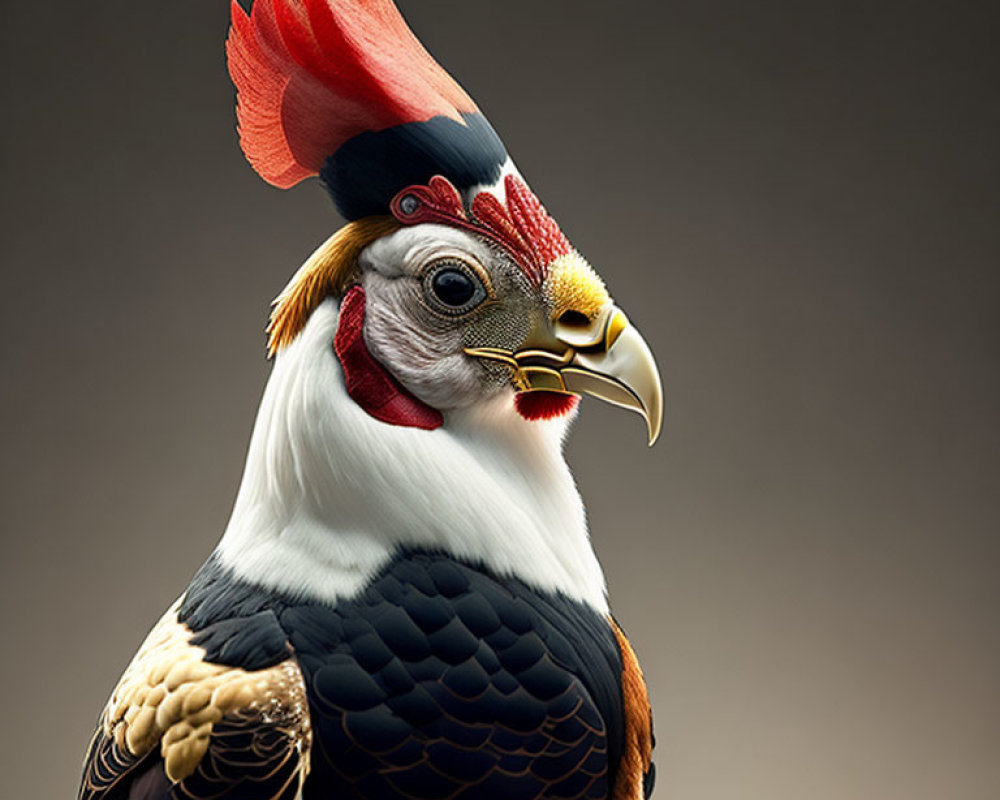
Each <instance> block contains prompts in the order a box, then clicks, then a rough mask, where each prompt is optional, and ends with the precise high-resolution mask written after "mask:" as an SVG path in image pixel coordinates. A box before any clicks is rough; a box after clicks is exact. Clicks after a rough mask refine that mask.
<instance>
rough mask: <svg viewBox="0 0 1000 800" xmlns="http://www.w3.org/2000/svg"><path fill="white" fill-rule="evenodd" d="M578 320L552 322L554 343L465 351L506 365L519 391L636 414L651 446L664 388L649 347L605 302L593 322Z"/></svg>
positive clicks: (660, 419)
mask: <svg viewBox="0 0 1000 800" xmlns="http://www.w3.org/2000/svg"><path fill="white" fill-rule="evenodd" d="M570 316H572V315H570ZM579 316H580V318H581V322H580V323H577V322H575V321H567V322H564V321H562V320H560V321H558V322H556V323H555V325H554V326H553V330H552V338H553V339H554V341H552V342H546V343H545V344H544V345H542V346H531V347H528V348H526V349H524V350H518V351H517V352H511V351H510V350H503V349H501V348H496V347H467V348H465V352H466V353H467V354H468V355H470V356H474V357H476V358H482V359H486V360H488V361H496V362H500V363H502V364H504V365H506V366H508V367H510V368H511V370H512V371H513V380H514V384H515V386H517V388H518V389H519V390H521V391H533V390H543V391H549V392H563V393H568V394H589V395H591V396H592V397H599V398H600V399H601V400H606V401H607V402H609V403H612V404H614V405H616V406H621V407H622V408H629V409H632V410H633V411H637V412H638V413H640V414H641V415H642V416H643V419H645V420H646V430H647V432H648V435H649V445H650V446H652V445H653V444H654V443H655V442H656V439H657V437H659V435H660V427H661V425H662V422H663V386H662V384H661V382H660V373H659V370H658V369H657V367H656V360H655V359H654V358H653V353H652V352H651V351H650V349H649V345H647V344H646V341H645V340H644V339H643V338H642V336H640V335H639V332H638V331H637V330H636V329H635V328H634V327H633V326H632V324H631V323H630V322H629V321H628V317H626V316H625V314H624V312H622V310H621V309H619V308H618V307H617V306H614V305H612V304H610V303H609V304H608V305H606V306H605V307H604V308H603V309H602V310H601V312H600V313H599V314H598V315H597V316H596V317H595V318H594V319H593V320H585V318H583V317H582V315H579Z"/></svg>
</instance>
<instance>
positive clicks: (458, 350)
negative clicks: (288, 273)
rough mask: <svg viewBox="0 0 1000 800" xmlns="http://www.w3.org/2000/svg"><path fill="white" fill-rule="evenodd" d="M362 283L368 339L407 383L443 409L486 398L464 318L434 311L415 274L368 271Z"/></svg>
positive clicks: (377, 354) (373, 350)
mask: <svg viewBox="0 0 1000 800" xmlns="http://www.w3.org/2000/svg"><path fill="white" fill-rule="evenodd" d="M362 284H363V286H364V288H365V296H366V298H367V303H366V307H365V330H364V334H365V343H366V344H367V345H368V349H369V351H370V352H371V354H372V356H374V357H375V359H376V360H378V361H379V363H381V364H382V365H383V366H384V367H385V368H386V369H387V370H389V372H390V373H392V375H393V376H394V377H395V378H396V379H397V380H398V381H399V382H400V383H401V384H403V386H405V387H406V388H407V389H409V390H410V391H411V392H412V393H413V394H414V395H416V396H417V397H418V398H419V399H420V400H422V401H423V402H425V403H427V404H428V405H429V406H431V407H433V408H437V409H439V410H447V409H450V408H460V407H462V406H467V405H470V404H471V403H473V402H475V401H476V400H478V399H479V398H480V397H481V395H482V386H481V372H480V370H479V368H478V365H477V364H475V363H473V362H472V360H471V359H470V358H469V357H468V356H466V355H465V353H464V352H463V345H462V335H461V325H462V322H461V321H460V320H452V319H447V318H443V317H441V316H439V315H437V314H434V313H433V312H432V311H430V310H429V309H428V308H427V307H426V305H425V304H424V302H423V298H422V288H421V285H420V282H419V281H418V280H416V278H411V277H404V278H396V279H392V278H387V277H385V276H383V275H380V274H378V273H373V272H369V273H366V274H365V275H364V276H363V278H362Z"/></svg>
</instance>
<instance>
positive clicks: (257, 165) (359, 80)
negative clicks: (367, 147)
mask: <svg viewBox="0 0 1000 800" xmlns="http://www.w3.org/2000/svg"><path fill="white" fill-rule="evenodd" d="M226 53H227V56H228V61H229V74H230V76H231V77H232V80H233V83H234V84H235V86H236V90H237V93H238V104H237V117H238V120H239V129H240V144H241V146H242V148H243V152H244V153H245V154H246V157H247V159H248V160H249V161H250V163H251V164H252V165H253V168H254V169H255V170H256V171H257V172H258V173H259V174H260V176H261V177H262V178H264V180H266V181H267V182H268V183H271V184H273V185H275V186H278V187H280V188H283V189H284V188H288V187H290V186H294V185H295V184H296V183H298V182H299V181H301V180H303V179H304V178H307V177H309V176H311V175H316V174H318V173H319V171H320V169H321V168H322V166H323V164H324V162H325V161H326V159H327V158H328V157H330V156H331V155H333V154H334V153H335V152H336V151H337V150H338V148H339V147H340V146H341V145H342V144H344V143H345V142H347V141H348V140H349V139H351V138H353V137H355V136H357V135H358V134H361V133H364V132H369V131H380V130H385V129H387V128H391V127H393V126H396V125H402V124H405V123H410V122H425V121H427V120H430V119H432V118H433V117H444V118H447V119H451V120H455V121H460V120H461V119H462V114H463V113H466V114H468V113H475V112H477V111H478V109H477V108H476V104H475V103H474V102H473V101H472V99H471V98H470V97H469V96H468V95H467V94H466V93H465V91H464V90H463V89H462V88H461V87H460V86H459V85H458V84H457V83H456V82H455V81H454V80H453V79H452V78H451V77H450V76H449V75H448V73H446V72H445V71H444V70H443V69H442V68H441V67H440V66H439V65H438V64H437V62H435V61H434V59H433V58H432V57H431V56H430V54H429V53H428V52H427V51H426V50H425V49H424V47H423V45H421V44H420V42H419V41H418V40H417V38H416V37H415V36H414V35H413V33H412V32H411V31H410V29H409V28H408V27H407V25H406V22H405V21H404V20H403V18H402V16H401V15H400V13H399V11H398V10H397V9H396V7H395V5H394V4H393V3H392V2H391V1H390V0H354V2H343V1H341V0H257V2H255V3H254V5H253V10H252V12H251V13H250V14H247V13H246V12H245V11H244V10H243V9H242V8H241V7H240V6H239V5H238V4H237V3H236V2H235V1H234V2H233V3H232V27H231V29H230V34H229V39H228V41H227V43H226Z"/></svg>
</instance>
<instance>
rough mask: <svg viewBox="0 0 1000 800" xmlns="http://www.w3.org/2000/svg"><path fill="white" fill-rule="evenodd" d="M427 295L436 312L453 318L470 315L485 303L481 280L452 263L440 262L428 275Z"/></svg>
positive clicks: (451, 260)
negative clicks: (469, 313)
mask: <svg viewBox="0 0 1000 800" xmlns="http://www.w3.org/2000/svg"><path fill="white" fill-rule="evenodd" d="M424 291H425V293H426V295H427V299H428V301H429V302H430V304H431V306H432V307H433V308H434V309H435V310H436V311H439V312H441V313H443V314H448V315H450V316H454V315H458V314H464V313H465V312H467V311H471V310H472V309H473V308H475V307H476V306H478V305H479V304H480V303H482V302H483V300H485V299H486V289H485V287H484V286H483V282H482V281H481V280H480V279H479V276H477V275H475V274H474V273H473V272H472V270H471V269H470V268H469V267H468V266H467V265H465V264H463V263H462V262H461V261H456V260H453V259H448V260H442V261H439V262H437V263H436V264H435V265H434V266H433V267H432V268H431V269H430V270H429V271H428V272H427V274H426V277H425V278H424Z"/></svg>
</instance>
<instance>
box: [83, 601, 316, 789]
mask: <svg viewBox="0 0 1000 800" xmlns="http://www.w3.org/2000/svg"><path fill="white" fill-rule="evenodd" d="M180 609H181V601H178V602H177V603H175V604H174V605H173V606H172V607H171V608H170V609H169V610H168V611H167V612H166V613H165V614H164V615H163V617H162V618H161V619H160V620H159V621H158V622H157V623H156V625H155V626H154V627H153V629H152V631H151V632H150V634H149V636H148V637H147V638H146V640H145V641H144V642H143V643H142V645H141V646H140V648H139V650H138V652H137V653H136V655H135V657H134V658H133V659H132V661H131V663H130V664H129V666H128V667H127V668H126V670H125V672H124V673H123V675H122V677H121V679H120V680H119V681H118V684H117V686H116V687H115V689H114V691H113V692H112V694H111V697H110V699H109V700H108V702H107V704H106V705H105V707H104V709H103V711H102V713H101V715H100V718H99V720H98V724H97V729H96V731H95V733H94V736H93V738H92V740H91V744H90V747H89V749H88V752H87V756H86V759H85V763H84V774H83V779H82V782H81V787H80V792H79V797H80V800H167V798H170V797H173V796H174V794H172V792H173V789H175V788H177V787H180V789H181V791H182V794H183V796H185V797H189V798H193V799H197V798H208V797H213V798H215V797H220V796H225V797H229V796H231V795H230V794H229V792H230V791H231V790H234V789H237V788H238V792H242V793H241V794H239V795H238V796H240V797H244V796H246V797H250V796H252V797H255V798H261V800H264V798H274V800H290V799H291V798H293V797H295V796H296V795H297V792H298V790H299V786H300V783H301V781H302V780H303V779H304V777H305V773H306V771H307V769H308V766H307V765H308V751H309V746H310V742H311V729H310V724H309V715H308V705H307V702H306V688H305V683H304V681H303V678H302V672H301V670H300V668H299V665H298V662H297V661H296V660H295V659H294V658H293V657H292V654H291V651H290V648H289V646H288V642H287V639H286V637H285V636H284V634H283V632H282V631H281V628H280V626H279V625H278V624H277V621H276V619H275V617H274V615H273V614H270V613H269V612H266V611H262V612H259V613H258V614H255V615H251V616H248V617H244V618H232V619H228V620H220V621H218V622H216V623H215V624H213V625H208V626H205V627H203V628H202V629H201V630H198V631H195V630H192V628H191V627H190V626H188V625H187V624H185V622H183V621H182V619H181V616H182V615H181V614H180ZM223 653H224V654H225V655H226V656H227V657H226V658H221V659H220V658H218V657H212V654H215V656H218V655H219V654H223Z"/></svg>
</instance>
